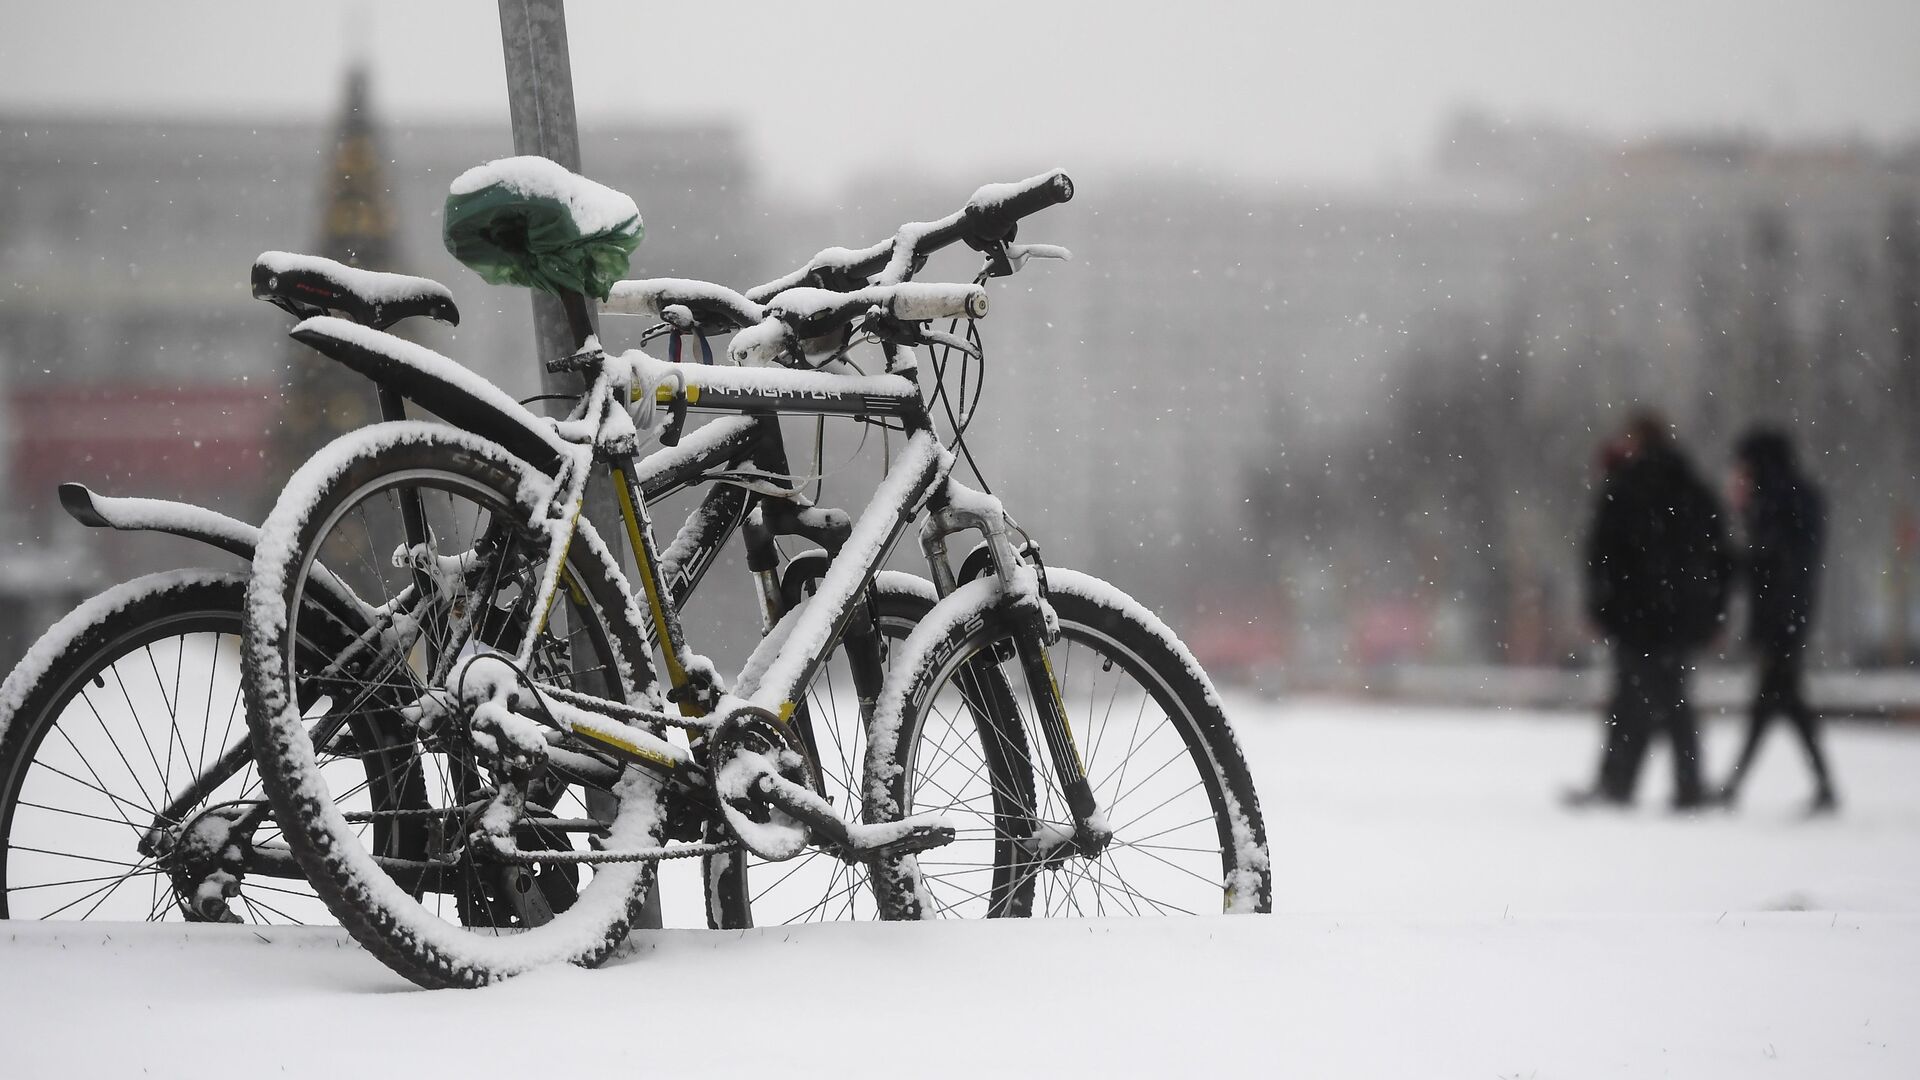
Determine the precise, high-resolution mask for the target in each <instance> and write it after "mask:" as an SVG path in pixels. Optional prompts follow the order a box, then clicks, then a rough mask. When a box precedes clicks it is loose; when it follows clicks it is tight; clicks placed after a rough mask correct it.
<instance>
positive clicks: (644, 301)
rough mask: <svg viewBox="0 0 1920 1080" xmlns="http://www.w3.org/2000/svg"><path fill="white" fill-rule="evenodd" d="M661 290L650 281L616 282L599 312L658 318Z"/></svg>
mask: <svg viewBox="0 0 1920 1080" xmlns="http://www.w3.org/2000/svg"><path fill="white" fill-rule="evenodd" d="M661 292H662V290H661V289H660V288H659V286H658V285H657V284H656V283H654V282H652V281H616V282H614V283H613V289H612V290H611V291H610V292H608V293H607V298H606V300H605V301H603V302H602V303H601V305H600V310H601V312H602V313H604V314H608V315H640V316H644V317H646V318H650V319H657V318H659V317H660V309H661V307H663V306H664V305H662V304H661V302H660V296H661Z"/></svg>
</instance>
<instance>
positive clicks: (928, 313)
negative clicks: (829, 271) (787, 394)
mask: <svg viewBox="0 0 1920 1080" xmlns="http://www.w3.org/2000/svg"><path fill="white" fill-rule="evenodd" d="M876 311H877V312H879V313H880V314H882V315H885V316H887V317H889V318H893V319H898V320H900V321H902V322H928V321H931V320H934V319H978V318H980V317H982V316H984V315H985V314H986V313H987V291H986V290H985V289H983V288H981V287H980V286H978V285H947V284H937V283H932V282H908V283H905V284H901V285H870V286H868V287H867V288H864V289H858V290H855V291H854V292H847V293H842V292H834V291H832V290H830V289H810V288H796V289H788V290H787V291H786V292H783V293H781V294H780V295H779V296H777V297H775V298H774V300H773V302H772V303H770V304H768V305H767V307H766V312H767V318H766V319H765V320H764V321H762V322H761V323H759V324H758V325H756V326H752V327H749V328H747V329H745V330H742V331H741V332H740V333H738V334H735V335H734V338H733V341H732V343H731V344H730V345H729V346H728V350H727V351H728V354H729V355H730V356H732V358H733V360H734V362H735V363H739V364H743V365H755V364H768V363H777V362H779V361H781V360H782V359H784V358H787V357H790V356H793V355H795V354H796V353H797V352H799V351H800V343H801V342H803V341H805V340H807V339H811V338H817V337H820V336H822V335H826V334H831V333H833V332H834V331H836V330H838V329H840V328H841V327H844V326H846V325H847V324H849V323H851V322H853V321H854V320H855V319H858V318H861V317H862V316H865V315H867V314H868V313H870V312H876Z"/></svg>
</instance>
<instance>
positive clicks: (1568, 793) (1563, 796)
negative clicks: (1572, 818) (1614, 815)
mask: <svg viewBox="0 0 1920 1080" xmlns="http://www.w3.org/2000/svg"><path fill="white" fill-rule="evenodd" d="M1632 802H1633V800H1632V799H1629V798H1626V797H1624V796H1621V795H1618V794H1615V793H1614V792H1611V791H1608V790H1606V789H1605V788H1603V787H1600V786H1599V785H1597V784H1596V785H1595V786H1593V787H1579V788H1568V789H1566V790H1565V791H1563V792H1561V793H1560V804H1561V805H1562V806H1567V807H1571V808H1573V809H1575V810H1585V809H1586V808H1588V807H1590V806H1629V805H1631V804H1632Z"/></svg>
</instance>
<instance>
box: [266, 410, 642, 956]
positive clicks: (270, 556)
mask: <svg viewBox="0 0 1920 1080" xmlns="http://www.w3.org/2000/svg"><path fill="white" fill-rule="evenodd" d="M549 485H550V481H548V480H547V478H545V477H543V476H541V475H539V474H537V473H536V472H534V471H533V470H532V469H531V468H530V467H528V466H527V465H525V464H524V463H522V462H520V461H518V460H517V459H515V458H513V457H511V456H510V455H508V454H507V453H506V451H504V450H502V449H501V448H499V447H498V446H496V445H494V444H492V443H490V442H487V441H486V440H484V439H481V438H479V437H477V436H474V435H471V434H468V433H465V432H460V431H457V430H454V429H450V428H443V427H437V426H433V425H427V424H417V423H395V424H383V425H379V426H377V427H373V428H369V429H365V430H363V431H361V432H356V433H354V434H353V435H349V436H346V437H344V438H342V439H340V440H337V441H336V442H334V443H333V444H331V445H330V446H329V447H328V448H327V449H325V450H323V451H322V452H321V453H320V454H319V455H317V456H316V457H315V458H314V459H313V460H312V461H310V462H308V464H307V465H306V466H304V467H303V468H302V469H301V470H300V471H299V473H297V474H296V475H295V477H294V479H293V481H292V483H291V484H290V485H289V488H288V492H289V494H287V495H283V497H282V499H281V501H280V503H279V504H278V505H277V506H276V507H275V508H274V511H273V514H272V515H271V516H270V517H269V518H268V521H267V524H266V526H265V527H264V528H263V530H262V533H263V536H264V537H265V538H266V539H265V540H264V541H263V543H262V544H261V546H260V552H259V554H258V555H257V556H256V558H255V560H254V566H253V570H254V577H253V581H252V583H251V585H250V586H249V589H248V593H247V604H248V619H247V626H246V644H245V650H244V652H243V656H242V659H243V676H244V685H245V689H246V698H247V714H248V721H249V723H250V724H251V725H252V730H253V742H254V748H255V753H256V756H257V759H258V761H259V767H260V772H261V776H262V778H263V780H264V782H265V783H264V786H265V789H266V792H267V795H268V797H269V799H270V800H271V801H272V803H273V806H274V809H275V810H276V811H277V812H278V814H279V817H280V819H281V822H282V826H283V828H284V829H285V830H286V833H287V837H288V840H289V844H290V846H291V847H292V849H293V851H294V854H295V855H296V856H297V857H298V858H299V860H300V864H301V865H302V866H303V867H304V868H305V869H306V871H307V875H308V878H309V880H310V881H311V882H312V883H313V886H314V889H315V891H316V892H318V893H319V895H320V896H321V898H322V899H324V900H325V901H326V903H327V906H328V907H329V908H330V909H331V910H332V911H333V913H334V915H335V916H336V917H337V918H339V920H340V922H341V923H342V925H344V926H346V927H347V929H348V930H349V931H350V932H352V933H353V935H354V937H355V938H356V939H357V940H359V941H360V942H361V943H362V944H363V945H365V946H366V947H367V948H368V950H369V951H371V952H373V953H374V954H375V955H376V956H378V957H380V959H381V960H383V961H384V962H385V963H387V964H388V965H389V966H390V967H392V968H394V970H396V971H398V972H400V973H401V974H403V975H405V976H406V977H408V978H409V979H412V980H413V981H415V982H417V983H420V984H421V985H423V986H436V987H437V986H454V985H462V986H471V985H478V984H482V983H487V982H491V981H494V980H496V979H500V978H503V977H506V976H509V975H512V974H515V973H517V972H519V971H523V970H526V969H528V968H531V967H534V966H539V965H542V964H548V963H555V962H563V961H564V962H573V963H580V964H591V963H596V962H598V961H599V960H600V959H602V958H604V957H605V956H606V955H607V954H608V953H609V952H610V951H611V950H612V949H613V947H614V946H615V945H616V944H618V942H619V941H620V939H621V938H622V937H624V936H625V934H626V931H627V927H628V926H629V925H630V922H631V920H632V918H633V917H634V916H635V914H636V911H637V909H638V906H639V905H640V903H641V901H642V899H643V897H644V892H645V889H646V886H647V884H648V883H649V881H650V880H651V878H652V873H653V868H652V864H651V863H642V862H625V863H609V864H602V865H587V864H583V863H581V862H578V861H575V859H577V857H578V856H579V853H581V852H584V851H586V850H588V849H589V848H590V847H591V846H595V845H599V844H604V845H605V846H606V847H608V848H612V849H615V850H631V849H636V848H645V847H654V846H657V844H658V843H659V839H660V817H659V812H658V810H659V807H658V802H659V791H658V787H657V786H656V785H654V784H653V783H651V782H650V781H649V780H647V779H645V778H642V777H639V776H634V775H630V774H623V773H622V772H621V771H620V770H619V769H618V768H617V767H614V766H612V765H611V764H609V763H607V762H604V761H600V760H596V759H595V758H594V757H593V756H592V755H591V754H588V753H576V754H572V755H561V754H555V755H552V756H550V757H549V759H548V761H547V763H546V767H545V770H544V771H543V772H542V773H541V774H540V775H539V778H538V779H537V781H536V783H535V784H534V785H533V786H532V788H531V790H530V791H529V806H530V809H529V812H528V815H526V816H525V817H523V818H522V819H521V820H520V821H518V822H517V825H516V828H515V830H514V832H513V839H514V842H515V843H516V844H517V845H518V847H519V848H521V849H522V850H532V851H557V852H558V854H556V855H555V856H553V857H551V858H549V859H547V860H545V861H534V862H532V863H528V864H522V863H520V862H515V861H509V860H502V859H499V858H497V857H492V856H488V855H485V854H482V853H479V852H477V851H476V850H474V849H473V848H472V847H471V845H469V844H468V842H467V839H468V833H469V830H470V829H471V827H472V824H473V821H474V818H475V816H476V815H477V814H478V813H479V812H480V811H481V810H483V809H484V808H485V807H486V806H487V805H488V802H489V800H490V799H491V798H492V797H493V795H494V794H495V793H496V792H497V791H498V790H499V788H498V783H499V778H498V777H497V776H496V775H495V774H494V772H493V771H492V769H493V767H492V765H491V758H490V757H489V756H488V755H487V754H485V753H484V752H482V750H481V748H480V747H481V745H482V743H483V740H477V739H476V738H475V737H474V732H472V731H471V730H470V729H469V728H468V727H467V726H466V725H465V724H464V723H462V722H460V721H459V720H458V719H457V718H453V717H443V718H441V720H440V722H438V723H429V724H415V723H412V721H415V720H418V719H420V718H421V717H422V716H428V715H432V714H431V712H425V713H423V712H422V710H423V708H425V707H426V706H428V705H429V703H430V702H432V701H433V700H434V699H433V697H432V696H431V695H432V693H433V692H434V691H439V690H444V689H445V686H444V683H445V680H446V678H447V675H448V673H449V671H451V670H453V669H454V668H455V665H456V664H457V663H458V661H459V660H460V659H461V657H462V656H463V655H465V654H470V653H471V652H472V651H474V650H478V649H482V648H499V649H503V650H505V651H506V652H508V653H512V652H513V651H514V650H515V647H516V646H517V644H518V643H519V640H520V638H521V635H523V634H524V633H526V632H528V631H529V628H530V627H533V626H534V625H536V624H539V625H540V626H541V629H540V630H539V635H540V636H539V638H538V640H537V643H536V646H535V648H534V650H533V657H534V659H533V666H532V670H529V671H526V672H523V673H522V675H523V676H524V677H525V678H527V679H529V680H532V681H537V682H541V683H548V684H552V685H559V686H563V687H566V688H569V689H575V690H579V691H582V692H585V693H592V694H596V695H599V696H605V697H611V698H614V699H616V700H628V688H629V686H631V685H638V686H639V687H641V688H642V689H643V690H644V691H645V692H648V693H651V692H652V689H653V688H652V678H651V673H650V666H649V662H648V658H647V654H646V651H645V650H646V646H645V640H644V638H642V637H641V636H640V635H639V633H638V631H637V630H636V629H635V628H634V627H633V625H632V623H631V622H630V621H629V620H628V619H627V618H626V616H625V612H626V610H627V599H626V597H625V594H624V593H622V592H621V591H619V590H618V588H617V587H616V586H615V585H614V583H613V582H614V577H615V575H616V574H617V573H618V572H619V571H618V567H617V566H616V565H615V564H614V563H613V562H612V558H611V556H610V555H609V554H608V552H607V551H606V548H605V547H604V546H603V545H601V544H600V542H599V539H598V536H597V535H596V534H595V533H594V532H593V530H592V528H591V527H590V526H589V525H586V524H585V523H580V524H579V525H578V526H577V529H576V532H575V536H574V539H573V543H572V546H571V552H572V555H571V557H570V560H569V562H568V563H567V565H566V567H565V580H564V581H563V583H562V588H561V595H562V596H564V597H565V598H566V599H565V600H564V601H561V602H557V603H555V604H554V605H553V609H552V611H551V612H549V613H546V614H545V621H544V622H543V623H542V622H541V621H540V616H539V614H538V613H534V612H532V611H530V610H529V608H530V607H531V605H532V599H533V596H534V594H535V593H536V592H537V589H536V588H535V585H536V581H535V577H536V575H539V574H542V573H544V572H545V568H546V557H547V553H548V551H549V550H550V541H551V538H552V534H551V532H550V531H549V530H551V529H554V528H564V527H566V526H567V523H566V522H564V521H553V520H550V519H548V518H547V517H546V492H547V491H548V490H549ZM410 505H411V507H412V508H413V509H412V511H411V512H414V513H417V514H418V515H420V519H421V521H422V522H423V524H424V526H425V536H424V543H422V544H410V543H409V541H408V535H409V534H408V529H407V526H406V524H405V520H406V517H407V515H408V513H409V512H410V510H409V506H410ZM323 566H324V569H322V567H323ZM331 582H337V583H338V584H337V585H334V586H333V587H334V588H341V587H344V588H346V589H350V590H351V591H352V592H353V593H354V594H355V595H356V596H357V597H358V599H359V601H360V603H361V605H362V606H364V607H365V608H366V609H367V610H368V611H370V612H371V613H372V614H371V615H370V618H371V619H373V620H374V622H375V629H376V631H377V632H375V633H372V634H363V635H361V636H360V637H359V638H358V639H356V643H355V646H354V647H353V648H352V649H349V650H347V651H345V652H343V653H342V654H341V655H340V657H339V658H338V659H339V663H338V664H336V665H335V666H334V667H333V668H331V669H329V670H328V671H326V672H323V673H321V675H320V676H318V677H312V676H309V677H305V678H303V677H302V675H301V673H300V672H299V671H298V670H297V669H296V668H295V667H294V666H293V665H291V664H290V663H289V659H288V658H289V642H290V640H291V638H292V636H293V633H294V630H295V628H292V627H290V626H289V625H288V621H287V617H286V613H287V612H288V611H291V610H299V605H300V604H301V603H302V602H303V600H304V599H305V598H306V597H307V596H308V595H309V594H310V593H313V592H317V591H319V590H318V589H317V588H316V586H321V585H327V584H329V583H331ZM316 691H317V697H316V696H315V694H316ZM303 695H304V696H307V697H314V698H315V700H316V702H317V704H316V705H314V706H311V707H308V708H306V709H304V710H303V709H302V708H301V707H299V704H298V702H299V699H300V697H301V696H303ZM363 712H364V713H372V714H375V715H383V716H395V717H401V718H404V720H405V721H406V722H407V723H408V724H409V725H410V730H413V731H416V732H423V733H421V734H419V735H418V737H417V738H416V739H415V740H414V742H413V744H412V749H413V751H414V753H416V754H417V755H418V758H419V762H420V769H421V772H422V774H423V776H424V778H425V784H424V786H425V789H426V791H425V800H426V803H427V808H426V810H425V811H423V812H422V813H423V816H425V817H426V818H427V821H428V827H429V834H430V835H429V846H428V851H427V857H426V858H425V859H424V860H419V861H416V862H404V861H398V860H381V859H377V858H376V857H375V853H373V852H370V851H369V850H367V848H366V847H365V845H364V844H362V843H361V842H360V840H359V837H358V836H357V834H356V833H355V831H354V828H353V822H352V821H351V820H349V818H348V817H347V816H345V815H343V814H341V813H340V811H339V810H338V809H337V808H336V807H335V806H334V805H333V803H332V800H331V798H330V797H329V796H330V794H331V789H330V786H329V784H328V782H327V780H326V778H324V777H322V776H321V775H320V774H319V773H318V772H317V771H316V769H315V768H314V760H313V742H312V739H311V737H310V734H309V729H310V728H312V729H316V730H317V729H319V728H320V727H322V726H323V725H325V724H327V723H329V722H332V721H333V720H334V719H335V718H337V717H339V716H342V715H346V716H352V715H358V714H360V713H363ZM561 849H565V850H561ZM569 855H572V856H574V858H571V859H570V858H569V857H568V856H569ZM529 858H531V856H530V857H529Z"/></svg>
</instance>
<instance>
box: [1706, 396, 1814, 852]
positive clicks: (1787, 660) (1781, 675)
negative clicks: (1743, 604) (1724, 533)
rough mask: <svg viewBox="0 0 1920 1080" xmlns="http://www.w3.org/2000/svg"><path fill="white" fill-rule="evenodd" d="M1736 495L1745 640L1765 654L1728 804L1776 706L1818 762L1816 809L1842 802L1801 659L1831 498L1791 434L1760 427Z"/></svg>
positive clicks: (1740, 470) (1744, 443)
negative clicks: (1805, 466) (1742, 535)
mask: <svg viewBox="0 0 1920 1080" xmlns="http://www.w3.org/2000/svg"><path fill="white" fill-rule="evenodd" d="M1734 460H1735V467H1736V470H1737V471H1736V474H1735V478H1734V487H1733V490H1734V498H1735V499H1736V501H1737V502H1738V504H1739V511H1740V518H1741V522H1742V524H1743V525H1744V527H1745V530H1746V540H1747V553H1746V558H1745V559H1744V560H1743V562H1742V566H1743V568H1744V570H1745V575H1746V577H1745V583H1746V589H1747V598H1748V621H1747V641H1748V642H1749V643H1750V644H1751V645H1752V647H1753V650H1754V654H1755V658H1756V659H1757V661H1758V663H1759V682H1758V686H1757V687H1756V688H1755V690H1754V695H1753V709H1752V711H1751V712H1749V713H1748V714H1747V739H1746V744H1745V745H1744V746H1742V747H1741V749H1740V759H1739V761H1738V762H1736V763H1735V764H1734V766H1733V772H1732V773H1730V774H1729V775H1728V777H1727V783H1726V786H1725V787H1724V788H1722V789H1721V792H1720V796H1721V799H1722V800H1723V801H1725V802H1726V803H1727V804H1729V805H1732V804H1733V803H1734V802H1735V801H1736V800H1738V798H1739V797H1740V784H1741V782H1742V781H1743V780H1744V779H1745V778H1746V775H1747V771H1748V769H1749V768H1750V767H1751V766H1752V765H1753V758H1754V755H1755V754H1757V753H1758V752H1759V750H1760V739H1761V737H1762V736H1763V735H1765V734H1766V730H1767V725H1768V724H1769V723H1771V722H1772V720H1773V718H1774V717H1775V716H1776V715H1779V716H1785V717H1786V718H1787V720H1788V721H1789V722H1791V723H1792V724H1793V727H1794V730H1795V731H1798V732H1799V733H1800V742H1801V744H1802V745H1803V746H1805V747H1806V751H1807V763H1808V764H1809V765H1810V766H1811V767H1812V769H1813V783H1814V794H1813V804H1812V807H1811V811H1812V812H1813V813H1816V814H1818V813H1827V812H1830V811H1832V810H1833V809H1835V808H1836V807H1837V806H1838V799H1837V798H1836V796H1835V793H1834V790H1833V777H1832V774H1831V773H1829V772H1828V771H1827V759H1826V754H1824V753H1823V752H1822V751H1821V747H1820V721H1819V717H1818V715H1817V714H1815V713H1814V711H1813V709H1812V708H1811V707H1809V706H1808V705H1807V694H1806V677H1805V668H1804V664H1803V660H1804V658H1805V655H1806V644H1807V635H1808V633H1809V632H1810V631H1811V630H1812V628H1813V606H1814V594H1815V591H1816V586H1817V585H1818V584H1819V579H1820V565H1821V555H1822V551H1823V549H1824V545H1825V542H1826V500H1825V499H1824V498H1823V497H1822V496H1821V493H1820V489H1819V488H1818V487H1816V486H1815V485H1814V483H1813V481H1812V480H1811V479H1809V478H1808V477H1807V475H1806V474H1805V473H1803V472H1801V471H1800V468H1799V465H1798V464H1797V463H1796V462H1795V460H1794V453H1793V442H1792V441H1791V440H1790V439H1789V438H1788V437H1787V436H1786V434H1785V433H1783V432H1780V431H1775V430H1772V429H1769V428H1755V429H1753V430H1752V431H1749V432H1748V433H1747V434H1746V435H1745V436H1743V437H1742V438H1741V439H1740V442H1739V443H1738V444H1737V445H1736V446H1735V448H1734Z"/></svg>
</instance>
